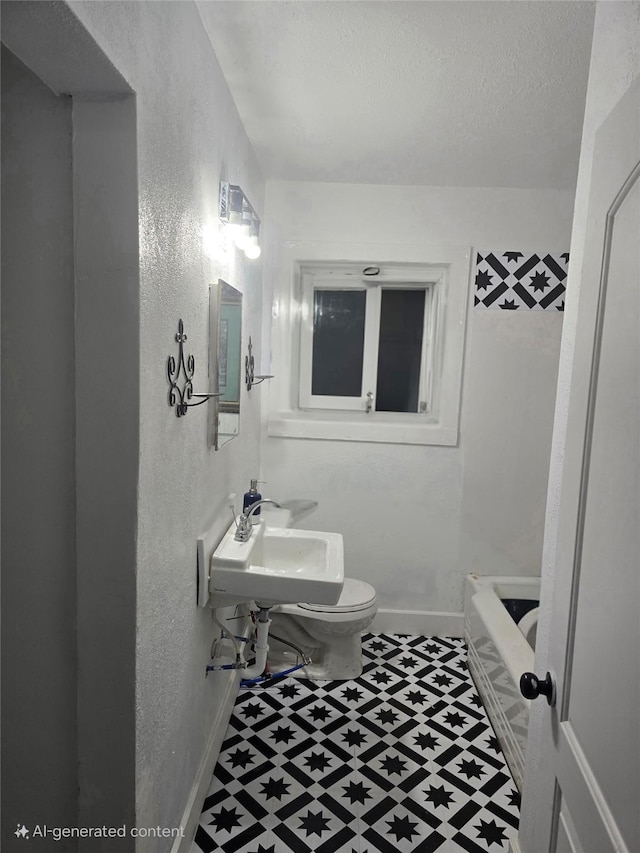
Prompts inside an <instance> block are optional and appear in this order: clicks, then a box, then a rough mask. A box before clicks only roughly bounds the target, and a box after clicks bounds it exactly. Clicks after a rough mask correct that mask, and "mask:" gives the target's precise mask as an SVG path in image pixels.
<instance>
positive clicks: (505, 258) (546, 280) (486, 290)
mask: <svg viewBox="0 0 640 853" xmlns="http://www.w3.org/2000/svg"><path fill="white" fill-rule="evenodd" d="M568 265H569V253H568V252H564V253H563V254H561V255H550V254H546V255H544V256H543V255H542V253H541V254H540V255H537V254H535V253H531V252H491V251H488V252H487V251H479V252H478V254H477V257H476V274H475V289H474V301H473V304H474V307H475V308H478V309H484V310H497V309H502V310H507V311H515V310H518V309H523V310H525V311H526V310H530V311H564V295H565V290H566V279H567V268H568Z"/></svg>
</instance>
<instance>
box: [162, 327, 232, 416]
mask: <svg viewBox="0 0 640 853" xmlns="http://www.w3.org/2000/svg"><path fill="white" fill-rule="evenodd" d="M186 340H187V335H186V333H185V331H184V323H183V322H182V320H178V331H177V332H176V342H177V344H178V358H177V360H176V358H174V356H172V355H170V356H169V357H168V359H167V379H168V380H169V405H170V406H171V408H174V407H175V410H176V417H178V418H180V417H182V416H183V415H186V414H187V409H188V408H190V407H191V406H201V405H202V404H203V403H205V402H206V401H207V400H208V399H209V397H219V396H220V394H195V393H194V391H193V384H192V380H193V375H194V373H195V370H196V360H195V358H194V357H193V355H188V356H187V357H186V358H185V353H184V344H185V343H186ZM181 374H182V375H183V377H184V378H183V379H182V381H181V379H180V376H181ZM192 397H202V399H201V400H198V402H197V403H189V402H187V401H188V400H191V398H192Z"/></svg>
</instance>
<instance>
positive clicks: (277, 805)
mask: <svg viewBox="0 0 640 853" xmlns="http://www.w3.org/2000/svg"><path fill="white" fill-rule="evenodd" d="M362 652H363V659H364V669H363V673H362V675H361V676H360V678H357V679H355V680H353V681H324V682H313V681H308V680H302V679H294V678H288V679H286V680H282V681H274V682H273V683H271V684H269V686H267V687H265V686H261V687H253V688H251V689H245V690H241V691H240V693H239V695H238V699H237V702H236V705H235V708H234V711H233V715H232V717H231V720H230V723H229V728H228V731H227V733H226V737H225V740H224V743H223V745H222V749H221V752H220V757H219V760H218V764H217V765H216V769H215V772H214V775H213V780H212V783H211V787H210V789H209V793H208V796H207V798H206V800H205V803H204V807H203V811H202V815H201V818H200V825H199V827H198V830H197V832H196V837H195V842H194V844H193V848H192V853H210V851H224V853H292V851H293V853H335V851H340V853H430V851H435V850H437V851H441V853H460V851H466V853H481V851H482V853H486V851H495V853H498V851H501V850H503V851H506V850H508V839H509V838H510V837H512V836H515V835H516V833H517V827H518V815H519V805H520V797H519V794H518V792H517V790H516V788H515V786H514V784H513V781H512V779H511V776H510V774H509V770H508V768H507V766H506V764H505V761H504V758H503V756H502V753H501V752H500V748H499V746H498V743H497V740H496V738H495V735H494V733H493V730H492V729H491V726H490V724H489V722H488V720H487V717H486V715H485V713H484V709H483V708H482V705H481V703H480V699H479V697H478V694H477V692H476V689H475V687H474V685H473V682H472V681H471V679H470V677H469V673H468V671H467V667H466V651H465V648H464V644H463V641H462V640H459V639H446V638H426V637H411V636H400V635H388V634H368V635H366V636H365V637H364V638H363V643H362Z"/></svg>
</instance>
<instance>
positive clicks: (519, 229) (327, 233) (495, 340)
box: [262, 182, 572, 612]
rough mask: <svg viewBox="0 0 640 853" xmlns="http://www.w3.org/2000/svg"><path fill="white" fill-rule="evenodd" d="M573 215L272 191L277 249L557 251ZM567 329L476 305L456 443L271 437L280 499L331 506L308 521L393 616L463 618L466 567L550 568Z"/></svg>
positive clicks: (510, 194) (523, 196) (488, 203)
mask: <svg viewBox="0 0 640 853" xmlns="http://www.w3.org/2000/svg"><path fill="white" fill-rule="evenodd" d="M571 205H572V193H570V192H561V191H532V190H515V189H512V190H510V189H505V190H495V189H493V190H492V189H473V188H463V189H458V188H451V189H449V188H446V189H445V188H426V187H411V188H407V187H376V186H355V185H346V184H303V183H293V182H288V183H285V182H268V183H267V210H268V218H269V227H270V237H269V247H270V250H271V251H272V252H274V253H277V252H278V247H279V245H280V244H281V243H283V242H284V241H287V240H309V241H311V240H315V241H335V242H341V241H342V242H354V243H355V242H358V243H371V244H372V251H373V250H374V249H373V247H374V246H375V244H376V243H394V244H401V243H403V242H404V243H409V244H411V243H420V242H426V243H428V244H435V245H439V244H454V245H463V246H464V245H466V246H471V245H473V246H476V247H483V248H495V249H496V250H499V249H505V248H508V249H513V250H519V251H523V252H524V251H526V250H531V251H538V252H540V251H543V250H544V251H545V252H547V251H549V252H552V253H553V252H557V253H560V252H563V251H566V249H567V246H568V242H569V233H570V227H571ZM470 284H471V283H470ZM269 285H270V286H273V282H271V281H270V282H269ZM470 289H471V287H470ZM265 313H266V312H265ZM561 326H562V313H561V312H558V311H556V312H549V311H527V312H514V311H479V310H475V311H474V310H473V309H470V311H469V315H468V325H467V345H466V352H465V370H464V375H463V389H462V411H461V424H460V440H459V445H458V447H418V446H403V445H392V444H386V445H375V444H365V443H352V442H332V441H310V440H299V439H283V438H266V440H265V442H264V445H263V468H262V473H263V476H264V479H265V480H267V481H268V483H269V486H268V491H269V493H270V494H273V495H275V496H276V497H278V496H281V497H285V498H287V497H308V498H313V499H315V500H318V501H319V503H320V506H319V509H318V510H317V512H316V513H315V514H314V515H313V516H312V517H311V519H309V520H308V522H306V523H308V524H309V525H311V526H313V525H316V524H317V525H318V526H320V527H322V528H324V529H329V530H337V531H340V532H341V533H343V534H344V537H345V551H346V561H347V572H348V573H349V574H350V575H352V576H354V577H357V578H361V579H363V580H367V581H370V582H371V583H373V584H374V586H375V587H376V588H377V590H378V592H379V593H380V606H381V607H383V608H391V609H401V610H426V611H445V612H460V611H461V610H462V590H463V578H464V575H465V574H466V572H468V571H470V570H475V571H480V572H484V573H503V574H509V573H513V574H525V573H538V572H539V567H540V552H541V543H542V522H543V517H544V501H545V490H546V477H547V470H548V459H549V449H550V437H551V422H552V413H553V399H554V395H555V381H556V370H557V357H558V349H559V341H560V334H561ZM265 331H266V330H265ZM268 357H269V355H268V346H267V341H266V335H265V345H264V351H263V360H264V363H265V364H267V363H268ZM271 368H272V370H271V371H270V372H273V371H275V370H277V365H275V364H272V365H271Z"/></svg>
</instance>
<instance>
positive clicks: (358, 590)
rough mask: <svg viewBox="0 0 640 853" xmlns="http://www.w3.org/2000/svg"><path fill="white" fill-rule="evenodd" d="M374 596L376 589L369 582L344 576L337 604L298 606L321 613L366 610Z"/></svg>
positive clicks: (302, 604)
mask: <svg viewBox="0 0 640 853" xmlns="http://www.w3.org/2000/svg"><path fill="white" fill-rule="evenodd" d="M375 598H376V591H375V589H374V588H373V587H372V586H371V584H368V583H365V582H364V581H357V580H355V579H354V578H345V579H344V586H343V587H342V593H341V595H340V598H339V599H338V603H337V604H305V603H301V604H299V605H298V607H302V608H303V609H304V610H316V611H321V612H322V613H345V612H354V611H357V610H366V609H367V607H371V605H372V604H373V602H374V601H375Z"/></svg>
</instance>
